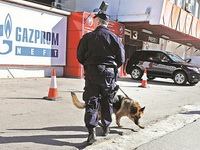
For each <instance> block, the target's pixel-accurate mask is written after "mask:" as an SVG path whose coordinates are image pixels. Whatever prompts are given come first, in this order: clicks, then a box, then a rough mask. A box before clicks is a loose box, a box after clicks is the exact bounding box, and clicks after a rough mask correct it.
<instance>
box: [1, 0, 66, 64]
mask: <svg viewBox="0 0 200 150" xmlns="http://www.w3.org/2000/svg"><path fill="white" fill-rule="evenodd" d="M66 32H67V17H66V16H62V15H58V14H53V13H50V12H45V11H41V10H37V9H33V8H27V7H23V6H12V5H7V4H3V3H0V65H1V64H9V65H65V64H66V34H67V33H66Z"/></svg>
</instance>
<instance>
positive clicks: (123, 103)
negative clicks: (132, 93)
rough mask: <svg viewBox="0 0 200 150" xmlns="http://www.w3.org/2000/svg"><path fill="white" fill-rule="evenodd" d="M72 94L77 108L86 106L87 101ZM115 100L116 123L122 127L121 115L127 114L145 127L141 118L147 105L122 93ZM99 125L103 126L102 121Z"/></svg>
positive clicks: (138, 124)
mask: <svg viewBox="0 0 200 150" xmlns="http://www.w3.org/2000/svg"><path fill="white" fill-rule="evenodd" d="M71 96H72V102H73V104H74V105H75V106H76V107H77V108H80V109H84V108H85V103H82V102H80V101H79V100H78V98H77V96H76V94H75V93H74V92H71ZM113 101H114V103H113V113H114V114H115V115H116V124H117V125H118V127H122V125H121V124H120V119H121V117H123V116H127V117H128V118H129V119H130V120H132V121H133V122H134V123H135V124H136V125H137V126H138V127H140V128H142V129H144V127H143V126H141V125H140V123H139V119H140V118H141V117H142V115H143V112H144V109H145V107H143V108H142V107H141V106H140V105H139V103H138V102H136V101H133V100H132V99H130V98H126V97H124V96H122V95H117V96H115V98H114V100H113ZM99 110H100V109H99ZM100 119H101V112H100V111H99V120H100ZM99 125H100V126H101V123H99Z"/></svg>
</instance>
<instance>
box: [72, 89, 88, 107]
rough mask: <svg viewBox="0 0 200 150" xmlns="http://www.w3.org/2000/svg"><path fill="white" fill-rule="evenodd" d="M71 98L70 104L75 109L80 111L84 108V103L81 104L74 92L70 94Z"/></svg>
mask: <svg viewBox="0 0 200 150" xmlns="http://www.w3.org/2000/svg"><path fill="white" fill-rule="evenodd" d="M71 96H72V102H73V104H74V105H75V106H76V107H77V108H80V109H83V108H85V103H81V102H80V101H79V100H78V97H77V96H76V94H75V93H74V92H71Z"/></svg>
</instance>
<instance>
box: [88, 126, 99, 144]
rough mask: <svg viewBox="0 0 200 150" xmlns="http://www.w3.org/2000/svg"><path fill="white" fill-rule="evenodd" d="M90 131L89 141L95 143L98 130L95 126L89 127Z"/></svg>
mask: <svg viewBox="0 0 200 150" xmlns="http://www.w3.org/2000/svg"><path fill="white" fill-rule="evenodd" d="M88 132H89V135H88V139H87V143H88V144H93V143H94V142H96V141H97V139H96V130H95V128H88Z"/></svg>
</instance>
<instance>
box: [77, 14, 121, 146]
mask: <svg viewBox="0 0 200 150" xmlns="http://www.w3.org/2000/svg"><path fill="white" fill-rule="evenodd" d="M94 18H95V21H96V22H97V23H98V26H97V28H96V29H95V30H94V31H93V32H90V33H87V34H85V35H84V36H83V38H82V39H81V40H80V42H79V45H78V49H77V59H78V61H79V62H80V63H81V64H82V65H83V66H84V71H85V74H84V75H85V87H84V93H83V100H84V101H85V104H86V109H85V117H84V121H85V126H86V127H87V129H88V132H89V135H88V139H87V142H88V144H92V143H94V142H95V141H96V131H95V127H96V126H97V125H98V109H99V108H100V109H101V124H102V125H103V126H102V129H103V135H104V136H106V135H107V134H108V133H109V125H110V124H111V122H112V112H113V109H112V99H113V92H114V88H115V86H116V85H115V81H116V80H115V79H116V74H117V70H118V68H119V67H120V66H121V65H122V64H123V63H124V61H125V51H124V46H123V44H122V42H121V39H120V38H119V37H118V36H117V35H115V34H114V33H113V32H111V31H110V30H109V29H107V26H108V21H109V16H108V15H107V14H105V13H102V12H99V13H97V14H96V15H95V16H94Z"/></svg>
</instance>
